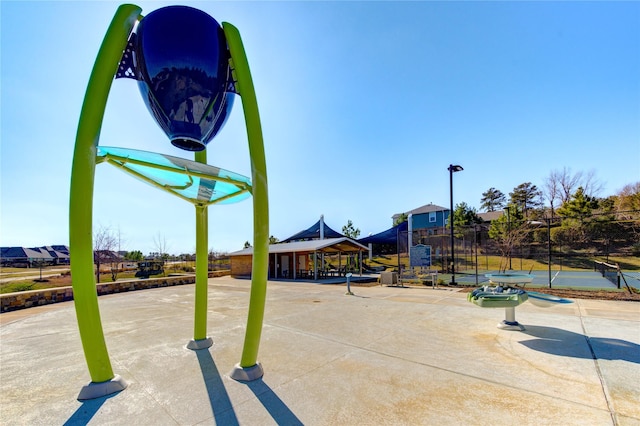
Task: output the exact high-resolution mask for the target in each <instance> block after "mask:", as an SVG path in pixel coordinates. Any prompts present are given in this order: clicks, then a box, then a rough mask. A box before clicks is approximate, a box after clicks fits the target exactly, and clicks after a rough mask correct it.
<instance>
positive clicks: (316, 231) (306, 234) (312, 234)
mask: <svg viewBox="0 0 640 426" xmlns="http://www.w3.org/2000/svg"><path fill="white" fill-rule="evenodd" d="M320 222H321V221H320V220H318V221H317V222H316V223H314V224H313V225H312V226H311V227H309V228H307V229H305V230H303V231H300V232H298V233H297V234H295V235H292V236H290V237H289V238H287V239H285V240H282V242H283V243H287V242H291V241H298V240H312V239H316V240H319V239H320ZM343 237H345V236H344V235H342V234H341V233H339V232H336V231H334V230H333V229H331V228H330V227H329V226H328V225H327V224H326V223H325V224H324V238H325V239H327V238H343ZM345 238H346V237H345Z"/></svg>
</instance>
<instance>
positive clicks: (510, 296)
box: [467, 272, 571, 331]
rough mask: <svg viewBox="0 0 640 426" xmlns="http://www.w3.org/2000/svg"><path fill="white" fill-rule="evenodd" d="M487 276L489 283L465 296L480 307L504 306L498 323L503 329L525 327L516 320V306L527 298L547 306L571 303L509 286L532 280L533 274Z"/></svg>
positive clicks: (535, 303) (541, 305) (496, 274)
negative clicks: (503, 311)
mask: <svg viewBox="0 0 640 426" xmlns="http://www.w3.org/2000/svg"><path fill="white" fill-rule="evenodd" d="M485 277H487V278H489V282H490V285H485V286H482V287H479V288H477V289H475V290H473V291H472V292H471V293H469V295H468V296H467V300H468V301H470V302H471V303H473V304H474V305H478V306H480V307H481V308H504V310H505V319H504V320H503V321H502V322H500V323H499V324H498V328H500V329H503V330H519V331H523V330H524V329H525V328H524V326H523V325H522V324H520V323H519V322H518V321H516V307H517V306H520V305H521V304H523V303H524V302H526V301H527V300H530V301H531V303H533V304H534V305H536V306H539V307H545V308H546V307H549V306H554V305H557V304H558V303H571V301H570V300H567V299H563V298H560V297H556V296H552V295H550V294H544V293H538V292H534V291H532V292H527V291H525V290H524V289H521V288H517V287H511V285H518V284H523V285H526V284H528V283H531V282H532V281H533V278H534V275H532V274H524V273H515V272H514V273H495V274H485Z"/></svg>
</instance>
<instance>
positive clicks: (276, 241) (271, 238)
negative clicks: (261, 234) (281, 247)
mask: <svg viewBox="0 0 640 426" xmlns="http://www.w3.org/2000/svg"><path fill="white" fill-rule="evenodd" d="M278 242H280V240H279V239H277V238H276V237H274V236H273V235H272V236H270V237H269V244H278Z"/></svg>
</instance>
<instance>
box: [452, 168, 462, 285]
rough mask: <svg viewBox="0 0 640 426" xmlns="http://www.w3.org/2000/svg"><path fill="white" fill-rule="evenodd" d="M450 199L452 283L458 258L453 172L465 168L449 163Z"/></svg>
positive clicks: (454, 279) (454, 282)
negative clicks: (456, 254)
mask: <svg viewBox="0 0 640 426" xmlns="http://www.w3.org/2000/svg"><path fill="white" fill-rule="evenodd" d="M448 170H449V201H450V207H451V210H450V211H449V230H450V231H451V284H452V285H455V284H456V266H455V265H456V263H455V262H456V258H455V250H454V248H453V174H454V173H455V172H461V171H462V170H464V169H463V168H462V166H459V165H455V166H454V165H453V164H449V168H448Z"/></svg>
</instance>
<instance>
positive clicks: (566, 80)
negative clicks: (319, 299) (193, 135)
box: [0, 0, 640, 254]
mask: <svg viewBox="0 0 640 426" xmlns="http://www.w3.org/2000/svg"><path fill="white" fill-rule="evenodd" d="M119 4H120V3H118V2H109V1H103V2H49V1H47V2H31V1H19V2H17V1H16V2H14V1H5V0H3V1H2V2H0V8H1V9H0V13H1V60H2V62H1V75H0V83H1V110H0V114H1V116H0V117H1V120H0V125H1V130H0V132H1V133H0V161H1V163H0V167H1V169H0V173H1V174H0V178H1V186H0V189H1V193H0V196H1V207H0V245H2V246H41V245H49V244H67V243H68V226H69V225H68V203H69V179H70V171H71V159H72V155H73V145H74V140H75V132H76V128H77V125H78V117H79V113H80V107H81V104H82V100H83V97H84V91H85V89H86V85H87V81H88V77H89V73H90V71H91V68H92V66H93V61H94V60H95V56H96V53H97V49H98V47H99V45H100V43H101V41H102V38H103V37H104V33H105V31H106V28H107V26H108V24H109V22H110V21H111V18H112V17H113V14H114V12H115V10H116V8H117V6H118V5H119ZM136 4H138V5H139V6H140V7H142V9H143V14H146V13H149V12H150V11H152V10H155V9H157V8H160V7H162V6H167V5H171V4H176V3H166V2H137V3H136ZM180 4H184V5H189V6H192V7H196V8H199V9H201V10H203V11H205V12H207V13H209V14H210V15H212V16H213V17H214V18H216V20H218V21H219V22H223V21H227V22H230V23H232V24H234V25H235V26H236V27H237V28H238V29H239V30H240V34H241V35H242V38H243V41H244V45H245V49H246V51H247V56H248V59H249V63H250V66H251V70H252V74H253V78H254V84H255V87H256V93H257V98H258V103H259V108H260V113H261V118H262V125H263V132H264V139H265V149H266V155H267V167H268V179H269V194H270V208H271V211H270V222H271V224H270V234H272V235H274V236H275V237H277V238H279V239H284V238H287V237H289V236H290V235H292V234H294V233H296V232H298V231H300V230H302V229H305V228H307V227H308V226H310V225H311V224H313V223H314V222H315V221H317V220H318V219H319V217H320V215H321V214H324V217H325V221H326V223H327V224H328V225H329V226H331V227H332V228H334V229H336V230H337V231H340V230H341V229H342V226H343V225H345V224H346V223H347V221H348V220H351V221H353V224H354V225H355V227H357V228H359V229H360V231H361V235H362V236H366V235H368V234H369V233H377V232H380V231H383V230H385V229H387V228H388V227H390V226H391V225H392V220H391V216H392V215H393V214H395V213H401V212H404V211H408V210H411V209H413V208H416V207H419V206H421V205H424V204H427V203H430V202H432V203H434V204H438V205H441V206H445V207H447V206H448V205H449V173H448V171H447V167H448V165H449V164H451V163H453V164H460V165H462V166H463V167H464V171H462V172H460V173H456V174H455V175H454V202H455V203H459V202H462V201H464V202H466V203H467V204H469V205H470V206H472V207H476V208H478V209H479V207H480V198H481V196H482V193H483V192H484V191H486V190H487V189H489V188H490V187H495V188H498V189H500V190H501V191H502V192H504V193H505V194H508V193H509V192H510V191H512V190H513V188H514V187H516V186H517V185H519V184H521V183H523V182H532V183H533V184H534V185H537V186H538V187H542V185H543V183H544V179H545V178H546V177H547V176H548V175H549V173H550V172H551V171H552V170H557V169H562V168H563V167H568V168H570V169H571V170H572V172H585V173H587V172H594V173H595V175H596V177H597V178H598V179H599V180H600V181H601V182H602V183H603V184H604V188H603V191H602V193H601V194H599V195H601V196H607V195H612V194H615V193H617V192H618V191H619V190H620V189H621V188H622V187H623V186H624V185H626V184H629V183H633V182H637V181H639V180H640V2H340V1H333V2H270V1H265V2H244V1H239V2H188V1H187V2H183V3H180ZM100 144H101V145H106V146H122V147H129V148H136V149H143V150H149V151H154V152H161V153H165V154H170V155H176V156H182V157H190V156H191V154H190V153H188V152H186V151H181V150H179V149H177V148H175V147H173V146H172V145H171V144H170V143H169V141H168V140H167V138H166V137H165V135H164V133H163V132H162V131H161V130H160V128H159V127H158V126H157V125H156V124H155V122H154V121H153V120H152V118H151V116H150V115H149V114H148V112H147V110H146V108H145V106H144V104H143V103H142V99H141V97H140V95H139V91H138V88H137V85H136V83H135V82H134V81H133V80H117V81H115V82H114V84H113V87H112V89H111V94H110V98H109V103H108V105H107V111H106V114H105V118H104V124H103V127H102V134H101V139H100ZM208 162H209V164H212V165H215V166H218V167H222V168H225V169H227V170H231V171H234V172H237V173H240V174H243V175H246V176H250V174H251V173H250V165H249V152H248V147H247V140H246V135H245V130H244V117H243V115H242V109H241V99H240V98H238V99H237V101H236V104H235V108H234V110H233V111H232V113H231V117H230V119H229V120H228V122H227V124H226V125H225V127H224V129H223V130H222V131H221V132H220V133H219V135H218V136H217V137H216V138H215V139H214V140H213V141H212V142H211V143H210V144H209V146H208ZM95 191H96V194H95V200H94V227H96V228H97V227H111V228H112V229H114V230H119V231H120V234H121V237H122V240H123V243H122V248H123V249H126V250H141V251H142V252H143V253H145V254H146V253H148V252H150V251H154V249H155V244H154V240H157V239H158V237H161V238H162V239H164V240H165V241H166V244H167V246H168V251H169V252H170V253H175V254H179V253H184V252H194V251H195V222H194V220H195V213H194V209H193V206H192V205H190V204H187V203H185V202H183V201H181V200H179V199H177V198H174V197H171V196H170V195H168V194H165V193H162V192H161V191H158V190H156V189H154V188H152V187H150V186H147V185H146V184H144V183H141V182H139V181H137V180H135V179H132V178H131V177H129V176H127V175H125V174H123V173H121V172H119V171H118V170H116V169H115V168H113V167H111V166H108V165H99V166H98V167H97V172H96V187H95ZM209 218H210V225H209V247H210V248H213V249H215V250H219V251H235V250H239V249H241V248H242V246H243V244H244V242H245V241H247V240H249V241H251V240H252V207H251V200H250V199H249V200H246V201H244V202H241V203H237V204H233V205H225V206H212V207H211V208H210V209H209Z"/></svg>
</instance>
